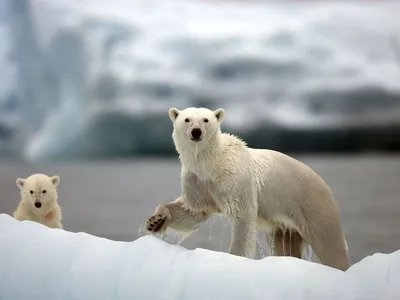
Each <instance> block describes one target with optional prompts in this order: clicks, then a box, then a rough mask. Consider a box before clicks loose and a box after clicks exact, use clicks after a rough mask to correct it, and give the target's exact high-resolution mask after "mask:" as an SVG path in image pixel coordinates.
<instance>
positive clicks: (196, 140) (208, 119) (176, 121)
mask: <svg viewBox="0 0 400 300" xmlns="http://www.w3.org/2000/svg"><path fill="white" fill-rule="evenodd" d="M169 117H170V118H171V120H172V123H173V125H174V132H173V135H172V136H173V138H174V142H175V144H177V143H184V144H186V145H193V146H196V147H197V146H199V145H206V144H208V143H209V142H210V140H211V139H212V138H213V137H214V136H215V135H216V134H219V133H220V132H221V123H222V121H223V120H224V117H225V111H224V110H223V109H222V108H219V109H217V110H215V111H212V110H210V109H207V108H196V107H189V108H186V109H184V110H179V109H177V108H171V109H170V110H169Z"/></svg>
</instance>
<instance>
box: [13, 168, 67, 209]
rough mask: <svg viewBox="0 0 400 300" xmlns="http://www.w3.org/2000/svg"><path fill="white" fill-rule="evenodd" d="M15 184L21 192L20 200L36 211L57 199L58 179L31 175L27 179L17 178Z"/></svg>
mask: <svg viewBox="0 0 400 300" xmlns="http://www.w3.org/2000/svg"><path fill="white" fill-rule="evenodd" d="M16 183H17V186H18V187H19V189H20V190H21V197H22V199H23V200H24V201H27V202H28V203H30V204H32V205H33V206H34V207H36V208H37V209H41V208H42V207H43V206H46V204H48V203H50V202H51V201H54V200H55V199H57V189H56V188H57V186H58V184H59V183H60V177H59V176H52V177H49V176H47V175H44V174H33V175H31V176H29V177H28V178H18V179H17V181H16Z"/></svg>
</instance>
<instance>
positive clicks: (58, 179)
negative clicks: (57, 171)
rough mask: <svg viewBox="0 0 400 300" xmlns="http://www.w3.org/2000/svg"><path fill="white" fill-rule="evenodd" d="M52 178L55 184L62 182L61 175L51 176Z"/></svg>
mask: <svg viewBox="0 0 400 300" xmlns="http://www.w3.org/2000/svg"><path fill="white" fill-rule="evenodd" d="M50 180H51V182H52V183H53V185H54V186H57V185H58V184H59V183H60V176H57V175H55V176H53V177H50Z"/></svg>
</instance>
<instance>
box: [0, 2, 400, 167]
mask: <svg viewBox="0 0 400 300" xmlns="http://www.w3.org/2000/svg"><path fill="white" fill-rule="evenodd" d="M1 1H2V3H6V2H8V6H6V7H8V8H7V12H8V13H7V14H5V16H6V17H5V16H4V17H3V18H2V20H3V22H2V23H1V24H6V25H7V26H6V25H4V26H6V27H5V28H6V29H4V30H5V31H6V32H7V36H8V38H6V37H5V38H4V40H9V42H10V45H8V44H6V43H4V47H8V48H10V49H11V50H9V51H8V50H7V51H8V52H9V53H11V54H10V55H11V57H12V58H13V60H12V62H13V64H12V66H9V67H7V68H5V69H4V70H3V69H1V72H2V74H0V76H1V78H3V77H4V78H5V77H7V78H8V80H9V81H11V82H14V84H11V83H10V84H8V85H7V86H9V87H10V88H9V89H10V91H4V92H3V93H1V91H0V98H1V99H3V100H0V140H1V137H2V136H4V140H5V141H7V139H6V137H7V136H8V139H10V136H12V135H13V134H14V135H15V136H16V138H15V140H16V141H17V142H15V141H14V140H13V141H14V144H15V143H17V145H18V147H17V146H16V148H17V149H23V150H22V152H21V153H20V155H21V156H22V157H24V158H25V159H28V160H42V159H45V160H48V159H66V158H82V157H97V156H124V155H134V154H171V153H174V150H173V145H172V142H171V128H172V126H171V124H170V122H169V119H168V116H167V110H168V108H169V107H172V106H174V107H175V106H176V107H178V108H184V107H188V106H206V107H209V108H212V109H215V108H218V107H223V108H225V109H226V111H227V119H226V121H225V122H224V129H225V130H227V131H230V132H233V133H236V134H240V135H241V136H242V137H243V138H244V139H246V140H247V141H248V142H249V144H250V145H251V146H254V147H270V148H273V149H280V150H283V151H285V150H297V151H306V150H320V151H327V150H331V151H339V150H358V149H364V148H374V147H377V148H381V149H387V148H396V147H398V148H399V149H400V140H399V139H398V138H396V137H397V136H398V131H399V123H400V85H399V79H400V68H399V61H398V60H397V59H396V55H395V54H396V51H397V50H395V49H396V47H395V45H397V43H396V42H394V41H396V40H397V37H400V35H399V34H400V30H399V26H398V14H397V11H399V10H400V4H399V3H396V2H380V1H379V2H378V1H377V2H374V3H367V2H366V1H351V2H343V1H339V2H336V1H323V2H318V3H316V2H313V1H311V2H301V3H296V2H292V1H284V2H279V3H278V2H276V1H267V2H264V1H259V2H258V1H256V2H246V3H243V2H237V1H219V2H215V1H212V2H210V1H200V0H197V1H195V0H192V1H160V0H152V1H147V0H135V1H126V0H118V1H114V2H110V1H105V0H86V1H85V5H82V2H81V1H79V0H57V1H50V0H31V1H29V2H28V1H24V0H1ZM4 9H6V8H4ZM4 26H3V27H4ZM0 29H1V27H0ZM0 38H1V30H0ZM2 40H3V39H2ZM0 48H1V47H0ZM8 48H7V49H8ZM4 49H5V48H4ZM0 50H1V49H0ZM4 51H5V50H4ZM10 55H9V56H10ZM9 56H4V57H3V58H2V61H3V62H4V64H10V59H9V58H8V57H9ZM5 70H8V71H7V72H8V73H6V71H5ZM10 70H14V71H13V72H14V73H16V75H15V74H14V73H13V74H14V75H13V76H14V77H15V79H13V78H14V77H13V76H11V77H10V74H9V73H10V72H11V71H10ZM1 72H0V73H1ZM7 74H8V75H7ZM15 82H16V83H17V84H16V83H15ZM10 107H16V108H14V112H13V113H12V114H11V113H10V112H9V111H10ZM6 109H8V112H7V113H6V112H5V111H6ZM6 115H7V116H8V118H10V117H9V116H11V115H15V117H13V118H12V120H8V119H7V118H6V117H5V116H6ZM2 132H4V133H3V134H2ZM14 144H13V145H14ZM21 144H22V145H23V146H21Z"/></svg>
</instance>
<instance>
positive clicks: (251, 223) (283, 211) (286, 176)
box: [156, 107, 349, 270]
mask: <svg viewBox="0 0 400 300" xmlns="http://www.w3.org/2000/svg"><path fill="white" fill-rule="evenodd" d="M169 116H170V118H171V120H172V122H173V127H174V130H173V140H174V143H175V147H176V150H177V152H178V153H179V158H180V161H181V164H182V170H181V184H182V195H181V197H179V198H178V199H177V200H175V201H173V202H170V203H167V204H162V205H160V206H159V207H158V208H157V210H156V213H160V212H161V213H165V214H166V215H168V218H169V221H168V222H167V226H171V227H173V228H174V227H175V229H177V230H182V231H184V230H188V229H189V228H187V229H185V228H184V227H185V226H186V225H187V224H191V225H190V226H193V227H194V225H193V224H197V223H200V222H202V221H204V220H205V219H207V217H208V216H209V215H210V214H212V213H215V212H217V213H222V214H223V215H224V216H225V217H228V218H229V219H230V221H231V224H232V240H231V245H230V249H229V252H230V253H231V254H235V255H240V256H245V257H249V258H253V257H254V255H255V249H256V233H257V230H265V231H271V230H273V229H274V228H276V227H289V228H293V229H295V230H297V231H298V232H299V233H300V235H301V236H302V237H303V239H304V240H305V241H306V242H307V243H308V244H310V245H311V247H312V248H313V250H314V251H315V252H316V254H317V256H318V257H319V259H320V261H321V262H322V263H323V264H326V265H329V266H332V267H336V268H338V269H342V270H345V269H347V268H348V267H349V262H348V256H347V251H346V248H347V245H346V242H345V239H344V236H343V232H342V227H341V222H340V215H339V209H338V206H337V203H336V201H335V199H334V197H333V194H332V192H331V189H330V188H329V187H328V185H327V184H326V183H325V182H324V181H323V180H322V178H321V177H320V176H319V175H318V174H317V173H316V172H314V171H313V170H312V169H311V168H309V167H308V166H307V165H305V164H303V163H301V162H300V161H297V160H295V159H293V158H291V157H289V156H287V155H285V154H283V153H280V152H276V151H272V150H263V149H252V148H249V147H247V145H246V143H245V142H244V141H242V140H241V139H239V138H238V137H236V136H233V135H231V134H226V133H222V132H221V129H220V125H221V123H222V121H223V120H224V117H225V111H224V110H223V109H218V110H216V111H211V110H209V109H206V108H193V107H191V108H187V109H184V110H182V111H180V110H178V109H176V108H171V109H170V110H169ZM249 117H251V116H249ZM206 121H208V122H206ZM193 128H200V129H201V130H202V137H201V138H202V140H201V141H193V140H191V138H190V137H191V136H190V132H191V130H192V129H193Z"/></svg>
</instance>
